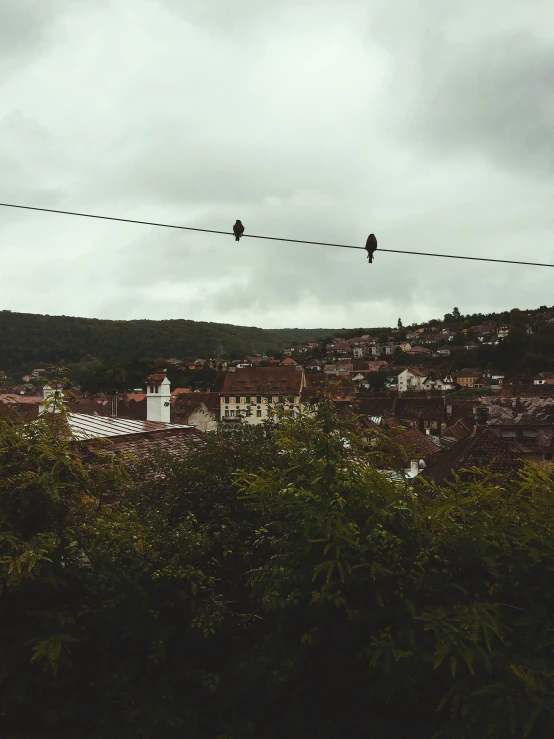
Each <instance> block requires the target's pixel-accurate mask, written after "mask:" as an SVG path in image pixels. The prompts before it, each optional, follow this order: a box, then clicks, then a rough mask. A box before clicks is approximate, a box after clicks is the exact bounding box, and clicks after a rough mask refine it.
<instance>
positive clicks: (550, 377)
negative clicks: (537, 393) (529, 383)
mask: <svg viewBox="0 0 554 739" xmlns="http://www.w3.org/2000/svg"><path fill="white" fill-rule="evenodd" d="M533 385H554V372H539V374H538V375H535V377H534V378H533Z"/></svg>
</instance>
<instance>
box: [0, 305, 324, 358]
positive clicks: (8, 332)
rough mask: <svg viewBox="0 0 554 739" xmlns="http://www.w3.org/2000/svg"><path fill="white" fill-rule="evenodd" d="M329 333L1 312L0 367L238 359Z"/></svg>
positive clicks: (195, 322)
mask: <svg viewBox="0 0 554 739" xmlns="http://www.w3.org/2000/svg"><path fill="white" fill-rule="evenodd" d="M330 331H331V329H323V328H322V329H318V328H313V329H301V328H285V329H262V328H255V327H251V326H232V325H230V324H226V323H207V322H203V321H187V320H170V321H148V320H140V321H108V320H100V319H97V318H74V317H72V316H43V315H39V314H32V313H12V312H11V311H6V310H4V311H0V368H2V369H4V370H5V369H9V368H12V367H17V366H20V365H21V364H22V363H27V362H30V363H34V362H53V361H54V360H55V359H56V356H59V357H62V358H63V359H64V360H65V361H66V362H79V361H80V360H82V359H83V358H84V357H86V356H93V357H97V358H98V359H101V360H103V361H106V362H114V361H117V360H119V359H122V358H125V357H157V356H165V357H180V358H182V357H196V356H198V357H206V356H224V355H229V356H232V357H239V356H242V355H245V354H251V353H256V352H270V351H278V350H282V349H284V348H285V347H286V346H288V345H290V344H294V343H297V342H301V341H313V340H315V339H317V338H319V337H322V336H325V335H327V334H329V332H330Z"/></svg>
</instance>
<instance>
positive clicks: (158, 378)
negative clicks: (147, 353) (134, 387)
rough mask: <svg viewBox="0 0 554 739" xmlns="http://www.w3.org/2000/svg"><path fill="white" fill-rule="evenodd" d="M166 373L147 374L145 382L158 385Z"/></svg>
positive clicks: (154, 385) (153, 385)
mask: <svg viewBox="0 0 554 739" xmlns="http://www.w3.org/2000/svg"><path fill="white" fill-rule="evenodd" d="M166 376H167V375H164V374H155V375H148V381H147V384H148V385H150V386H152V387H156V386H157V387H159V386H160V385H161V384H162V382H163V381H164V380H165V378H166Z"/></svg>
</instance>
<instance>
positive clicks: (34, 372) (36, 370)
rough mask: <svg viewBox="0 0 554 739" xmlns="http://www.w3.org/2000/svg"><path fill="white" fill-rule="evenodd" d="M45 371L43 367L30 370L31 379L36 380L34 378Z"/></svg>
mask: <svg viewBox="0 0 554 739" xmlns="http://www.w3.org/2000/svg"><path fill="white" fill-rule="evenodd" d="M45 372H46V370H45V369H34V370H33V371H32V372H31V377H32V378H33V380H36V379H38V378H39V377H41V376H42V375H43V374H44V373H45Z"/></svg>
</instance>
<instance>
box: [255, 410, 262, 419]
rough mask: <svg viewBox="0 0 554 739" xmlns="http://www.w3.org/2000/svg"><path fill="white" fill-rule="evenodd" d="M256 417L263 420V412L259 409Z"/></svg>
mask: <svg viewBox="0 0 554 739" xmlns="http://www.w3.org/2000/svg"><path fill="white" fill-rule="evenodd" d="M256 416H257V417H258V418H261V417H262V412H261V410H260V409H259V408H258V410H257V411H256Z"/></svg>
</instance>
